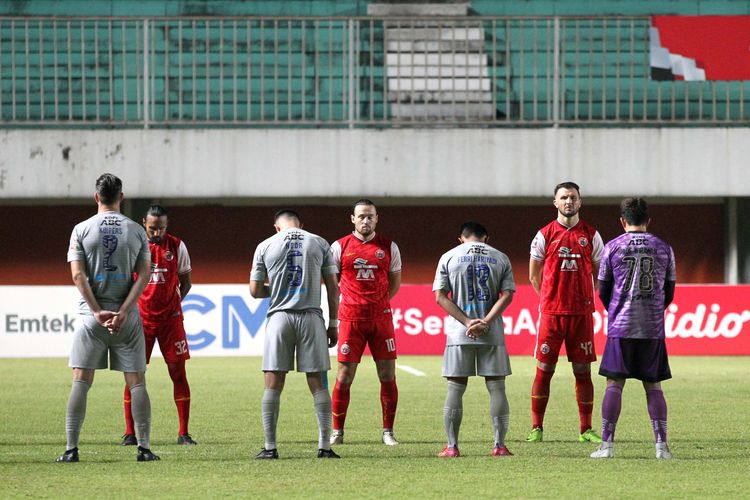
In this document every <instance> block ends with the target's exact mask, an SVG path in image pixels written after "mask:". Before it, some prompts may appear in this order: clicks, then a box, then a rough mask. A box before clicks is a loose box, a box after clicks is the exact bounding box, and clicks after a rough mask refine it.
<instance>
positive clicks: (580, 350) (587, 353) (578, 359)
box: [534, 313, 596, 365]
mask: <svg viewBox="0 0 750 500" xmlns="http://www.w3.org/2000/svg"><path fill="white" fill-rule="evenodd" d="M563 342H565V351H567V353H568V361H570V362H571V363H593V362H594V361H596V350H595V349H594V320H593V318H592V317H591V315H590V314H580V315H571V316H567V315H558V314H544V313H542V314H541V316H540V317H539V331H538V333H537V336H536V347H535V348H534V357H536V359H537V360H539V361H541V362H542V363H547V364H551V365H553V364H555V363H557V358H558V356H559V355H560V347H562V344H563Z"/></svg>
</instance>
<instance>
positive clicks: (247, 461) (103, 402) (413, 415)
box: [0, 356, 750, 498]
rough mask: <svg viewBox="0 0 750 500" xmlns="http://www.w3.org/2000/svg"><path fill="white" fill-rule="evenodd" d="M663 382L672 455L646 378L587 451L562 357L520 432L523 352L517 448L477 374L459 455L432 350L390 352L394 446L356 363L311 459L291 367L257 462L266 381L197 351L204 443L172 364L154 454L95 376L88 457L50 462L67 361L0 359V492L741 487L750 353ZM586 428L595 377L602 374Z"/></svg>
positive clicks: (514, 430)
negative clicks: (176, 399) (536, 416)
mask: <svg viewBox="0 0 750 500" xmlns="http://www.w3.org/2000/svg"><path fill="white" fill-rule="evenodd" d="M671 361H672V363H671V364H672V371H673V374H674V379H673V380H671V381H668V382H666V383H665V384H664V390H665V395H666V398H667V404H668V405H669V437H670V446H671V448H672V451H673V452H674V454H675V459H674V460H672V461H669V462H667V461H657V460H655V458H654V449H653V442H652V441H653V435H652V432H651V429H650V424H649V420H648V414H647V411H646V403H645V397H644V394H643V389H642V387H641V386H640V384H639V383H638V382H635V381H631V382H629V383H628V384H627V385H626V387H625V391H624V397H623V411H622V415H621V417H620V422H619V426H618V429H617V447H616V454H617V455H616V458H615V459H614V460H607V461H594V460H591V459H589V458H588V454H589V453H590V452H591V451H592V450H593V448H594V446H593V445H590V444H580V443H578V442H577V435H578V434H577V433H578V417H577V409H576V405H575V398H574V389H573V387H574V382H573V377H572V375H571V373H570V369H569V366H568V365H567V363H564V364H561V365H560V367H559V370H558V374H557V375H556V376H555V378H554V379H553V381H552V393H551V399H550V403H549V407H548V410H547V419H546V421H545V441H544V442H543V443H535V444H529V443H526V442H525V441H524V440H525V436H526V434H527V432H528V431H529V427H530V409H529V406H530V404H529V393H530V388H531V381H532V378H533V373H534V362H533V360H531V359H530V358H526V357H523V358H518V357H517V358H514V359H513V360H512V362H513V368H514V371H515V375H513V376H511V377H510V378H509V379H508V381H507V391H508V397H509V400H510V405H511V412H512V417H511V426H510V432H509V441H508V447H509V448H510V450H511V451H512V452H513V453H515V456H514V457H510V458H493V457H490V456H489V452H490V449H491V447H492V443H491V437H492V431H491V426H490V422H489V417H488V415H487V407H488V397H487V392H486V389H485V388H484V384H483V383H482V380H481V379H477V378H473V379H470V382H469V389H468V390H467V392H466V395H465V397H464V421H463V425H462V428H461V436H460V445H461V453H462V455H463V456H462V457H461V458H460V459H457V460H446V459H438V458H436V454H437V453H438V452H439V451H440V449H441V448H442V447H443V446H444V433H443V428H442V406H443V399H444V396H445V382H444V380H443V379H442V378H441V377H440V359H439V358H438V357H416V356H408V357H407V356H405V357H402V358H401V359H399V363H400V364H403V365H408V366H411V367H414V368H416V369H419V370H421V371H423V372H425V373H426V376H425V377H416V376H414V375H411V374H409V373H406V372H404V371H399V372H398V382H399V391H400V401H399V412H398V416H397V420H396V435H397V437H398V439H399V440H400V441H401V445H400V446H397V447H392V448H391V447H386V446H384V445H382V444H381V443H380V427H381V421H380V406H379V401H378V391H379V388H378V383H377V379H376V377H375V370H374V366H373V364H372V362H371V361H369V360H367V361H365V362H364V363H363V366H362V367H361V368H360V370H359V371H358V375H357V380H356V382H355V384H354V386H353V390H352V402H351V406H350V411H349V417H348V420H347V428H346V444H344V445H341V446H338V447H336V448H335V449H336V451H337V452H338V453H340V454H341V455H342V457H343V458H342V460H340V461H334V460H327V461H319V460H317V459H315V458H314V456H315V452H316V448H317V444H316V436H317V432H316V426H315V417H314V414H313V410H312V398H311V397H310V395H309V392H308V390H307V386H306V384H305V381H304V377H303V376H302V375H299V374H290V376H289V377H288V378H287V387H286V389H285V390H284V393H283V395H282V401H281V417H280V419H279V435H278V439H279V453H280V454H281V459H280V460H278V461H268V462H266V461H256V460H253V458H252V457H253V456H254V454H255V453H256V452H257V451H258V450H259V449H260V448H261V446H262V443H263V434H262V428H261V423H260V398H261V393H262V377H261V373H260V371H259V367H260V360H259V359H258V358H196V359H193V360H191V361H190V362H189V363H188V376H189V378H190V382H191V390H192V397H193V407H192V418H191V433H192V434H193V437H194V438H195V439H196V440H197V441H198V442H199V443H200V444H199V445H198V446H196V447H181V446H178V445H176V444H174V443H175V439H176V434H177V416H176V410H175V408H174V404H173V402H172V394H171V382H170V381H169V377H168V375H167V372H166V368H165V366H164V364H163V363H162V362H161V360H160V359H156V360H155V362H154V364H153V367H152V368H151V370H150V371H149V372H148V386H149V392H150V395H151V402H152V407H153V429H152V436H153V439H152V449H153V450H154V451H155V452H156V453H158V454H159V455H161V457H162V460H161V461H160V462H154V463H136V461H135V450H134V449H133V448H132V447H127V448H126V447H122V446H119V445H118V443H119V437H120V435H121V434H122V430H123V423H122V410H121V408H122V402H121V399H122V384H123V382H122V376H121V375H120V374H119V373H115V372H107V371H100V372H97V375H96V379H95V381H94V386H93V388H92V390H91V391H90V392H89V400H88V414H87V417H86V422H85V425H84V429H83V432H82V436H81V444H80V447H81V462H80V463H78V464H55V463H53V460H54V458H55V457H56V456H57V455H58V454H60V453H61V452H62V451H63V449H64V447H65V405H66V401H67V396H68V392H69V390H70V370H69V369H68V368H67V362H66V361H65V360H62V359H0V380H1V381H2V385H0V422H1V424H0V497H3V498H8V497H29V496H34V497H36V496H49V497H51V496H54V497H63V498H65V497H74V496H78V497H80V496H89V497H103V496H107V497H114V498H123V497H129V498H132V497H134V496H139V497H190V498H193V497H227V496H232V497H263V498H281V497H283V498H303V497H304V498H310V497H342V498H376V497H386V496H390V497H398V498H408V497H411V498H441V497H446V496H469V495H471V496H473V497H510V498H580V497H592V496H607V497H611V498H646V497H656V498H684V497H693V498H697V497H713V498H720V497H721V498H739V497H746V496H747V494H748V493H747V491H748V486H750V480H749V479H748V478H747V470H748V465H750V460H748V452H749V451H748V450H750V431H748V428H750V426H748V424H749V423H750V416H749V415H750V384H748V382H747V373H748V371H747V367H748V366H750V363H749V361H750V360H749V359H748V358H746V357H744V358H743V357H725V358H707V357H705V358H703V357H675V358H673V359H672V360H671ZM594 381H595V387H596V391H597V399H596V401H597V402H596V406H597V407H596V408H595V412H594V422H595V427H599V425H600V423H599V422H600V416H599V408H598V405H599V404H600V401H601V394H602V392H603V388H604V379H603V378H602V377H599V376H596V377H595V380H594Z"/></svg>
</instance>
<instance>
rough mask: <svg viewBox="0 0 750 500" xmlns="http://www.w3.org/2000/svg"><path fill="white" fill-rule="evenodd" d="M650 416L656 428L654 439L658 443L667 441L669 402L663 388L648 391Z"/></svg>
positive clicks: (647, 399)
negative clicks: (665, 397)
mask: <svg viewBox="0 0 750 500" xmlns="http://www.w3.org/2000/svg"><path fill="white" fill-rule="evenodd" d="M646 403H647V404H648V416H649V417H651V426H652V427H653V429H654V439H655V440H656V442H657V443H666V442H667V402H666V400H665V399H664V393H663V392H662V391H661V389H651V390H650V391H646Z"/></svg>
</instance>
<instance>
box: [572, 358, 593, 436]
mask: <svg viewBox="0 0 750 500" xmlns="http://www.w3.org/2000/svg"><path fill="white" fill-rule="evenodd" d="M573 375H575V377H576V401H577V402H578V417H579V419H580V420H581V434H583V433H584V432H586V431H587V430H589V429H591V414H592V413H593V411H594V384H593V382H591V372H585V373H573Z"/></svg>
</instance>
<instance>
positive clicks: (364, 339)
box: [338, 316, 396, 363]
mask: <svg viewBox="0 0 750 500" xmlns="http://www.w3.org/2000/svg"><path fill="white" fill-rule="evenodd" d="M365 345H367V346H369V347H370V352H371V353H372V357H373V359H378V360H380V359H396V335H395V333H394V332H393V319H391V317H390V316H388V318H384V319H381V320H378V321H345V320H341V321H339V349H338V353H339V355H338V360H339V362H341V363H359V362H360V361H361V360H362V353H364V352H365Z"/></svg>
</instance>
